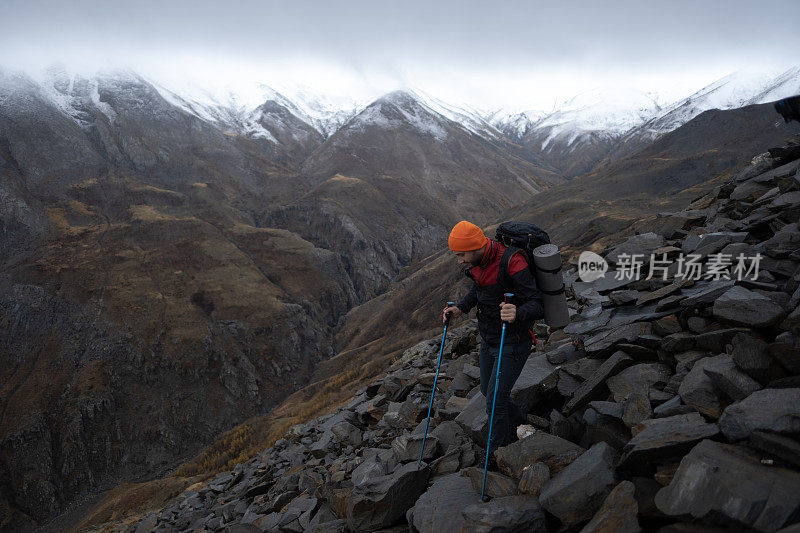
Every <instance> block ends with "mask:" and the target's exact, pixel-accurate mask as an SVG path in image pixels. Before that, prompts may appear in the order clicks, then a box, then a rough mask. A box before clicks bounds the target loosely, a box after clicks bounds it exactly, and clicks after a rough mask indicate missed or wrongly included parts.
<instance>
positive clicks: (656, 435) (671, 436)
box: [619, 413, 719, 469]
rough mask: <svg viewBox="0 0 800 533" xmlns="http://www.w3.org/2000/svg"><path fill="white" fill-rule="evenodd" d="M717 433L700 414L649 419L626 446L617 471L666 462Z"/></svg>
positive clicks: (712, 425)
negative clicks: (656, 462) (652, 462)
mask: <svg viewBox="0 0 800 533" xmlns="http://www.w3.org/2000/svg"><path fill="white" fill-rule="evenodd" d="M718 433H719V428H718V427H717V425H716V424H709V423H707V422H706V421H705V419H704V418H703V417H702V415H700V413H688V414H685V415H676V416H670V417H666V418H656V419H653V420H648V421H647V422H646V427H645V428H644V429H643V430H642V431H640V432H639V433H637V434H636V436H634V437H633V438H632V439H631V440H630V441H628V444H626V445H625V449H624V453H623V456H622V458H621V459H620V464H619V466H620V468H638V469H642V468H647V467H648V466H650V462H651V461H655V460H664V459H668V458H669V457H671V456H675V455H680V454H683V453H685V452H687V451H688V450H690V449H691V448H692V446H694V445H695V444H696V443H697V442H699V441H700V440H702V439H706V438H710V437H713V436H715V435H717V434H718Z"/></svg>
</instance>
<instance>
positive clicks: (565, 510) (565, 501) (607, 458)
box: [539, 442, 618, 527]
mask: <svg viewBox="0 0 800 533" xmlns="http://www.w3.org/2000/svg"><path fill="white" fill-rule="evenodd" d="M617 458H618V454H617V452H616V451H615V450H614V449H613V448H612V447H611V446H609V445H608V444H606V443H605V442H600V443H597V444H595V445H594V446H592V447H591V448H589V449H588V450H587V451H586V452H584V453H583V455H581V456H580V457H578V458H577V459H576V460H575V461H573V462H572V463H570V464H569V465H568V466H567V467H566V468H564V469H563V470H562V471H561V472H559V473H558V474H556V475H555V476H554V477H553V478H552V479H551V480H550V481H549V482H548V483H547V484H546V485H545V486H544V489H542V493H541V494H540V495H539V502H540V503H541V504H542V507H544V508H545V509H546V510H547V512H549V513H551V514H553V515H554V516H555V517H556V518H558V519H559V520H560V521H561V522H562V523H563V524H564V525H565V526H568V527H569V526H574V525H577V524H579V523H581V522H583V521H584V520H589V519H590V518H592V516H593V515H594V514H595V513H596V512H597V511H598V510H599V509H600V507H601V506H602V505H603V501H604V500H605V498H606V496H608V494H609V493H610V492H611V490H612V489H613V488H614V486H615V485H616V484H617V479H616V475H615V474H614V464H615V463H616V461H617Z"/></svg>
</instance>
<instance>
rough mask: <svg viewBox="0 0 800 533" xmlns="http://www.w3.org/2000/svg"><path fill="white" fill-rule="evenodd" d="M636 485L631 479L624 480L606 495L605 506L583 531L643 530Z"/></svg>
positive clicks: (628, 532) (620, 532)
mask: <svg viewBox="0 0 800 533" xmlns="http://www.w3.org/2000/svg"><path fill="white" fill-rule="evenodd" d="M635 492H636V490H635V486H634V484H633V483H631V482H630V481H623V482H622V483H620V484H619V485H617V486H616V487H614V490H612V491H611V493H610V494H609V495H608V496H607V497H606V500H605V501H604V502H603V506H602V507H601V508H600V510H599V511H597V514H595V515H594V518H592V519H591V521H589V523H588V524H586V525H585V526H584V527H583V529H581V533H638V532H639V531H641V529H640V527H639V520H638V519H637V517H636V515H637V514H638V513H639V504H638V503H637V502H636V498H634V493H635Z"/></svg>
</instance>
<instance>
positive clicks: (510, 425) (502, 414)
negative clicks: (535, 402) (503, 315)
mask: <svg viewBox="0 0 800 533" xmlns="http://www.w3.org/2000/svg"><path fill="white" fill-rule="evenodd" d="M514 340H516V339H514ZM531 344H532V341H531V339H527V340H522V341H519V342H518V343H516V344H505V345H504V346H503V357H502V360H501V365H502V367H501V368H500V384H499V386H498V387H497V400H496V403H495V406H494V422H493V423H492V439H491V443H490V445H489V452H490V453H491V452H493V451H495V450H496V449H497V448H500V447H503V446H506V445H507V444H509V443H510V441H511V432H512V431H516V428H517V426H518V425H520V424H522V423H524V422H525V421H526V419H525V414H524V413H523V412H522V411H521V410H520V408H519V407H518V406H517V404H515V403H514V401H513V400H512V399H511V396H510V395H511V389H512V388H513V387H514V383H515V382H516V381H517V378H518V377H519V374H520V372H522V367H523V366H525V361H527V360H528V355H530V353H531ZM499 352H500V347H499V346H490V345H489V344H487V343H486V342H485V341H483V339H481V351H480V356H479V364H480V369H481V393H482V394H483V395H484V396H485V397H486V414H487V415H489V418H490V419H491V416H492V400H493V398H494V383H495V379H496V378H495V376H496V373H497V355H498V353H499Z"/></svg>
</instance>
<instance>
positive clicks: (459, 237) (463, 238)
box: [447, 220, 486, 252]
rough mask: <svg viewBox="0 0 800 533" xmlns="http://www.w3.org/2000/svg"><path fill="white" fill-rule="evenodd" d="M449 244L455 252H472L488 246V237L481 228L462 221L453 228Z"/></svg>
mask: <svg viewBox="0 0 800 533" xmlns="http://www.w3.org/2000/svg"><path fill="white" fill-rule="evenodd" d="M447 243H448V244H449V245H450V249H451V250H453V251H454V252H471V251H472V250H477V249H479V248H482V247H483V245H484V244H486V236H485V235H484V234H483V231H481V228H479V227H478V226H476V225H475V224H473V223H471V222H467V221H466V220H462V221H461V222H459V223H458V224H456V225H455V226H454V227H453V230H452V231H451V232H450V238H449V239H448V240H447Z"/></svg>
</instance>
